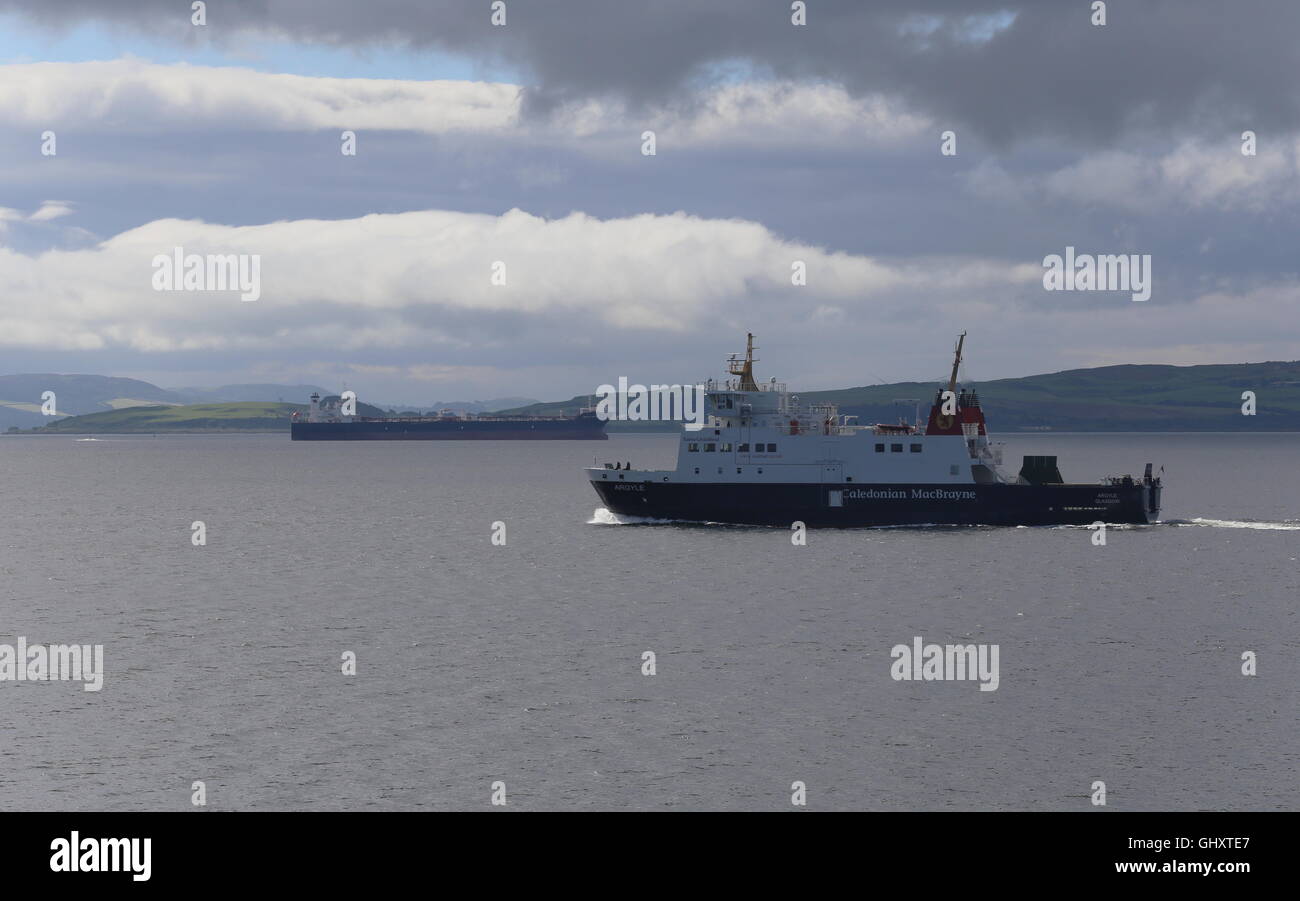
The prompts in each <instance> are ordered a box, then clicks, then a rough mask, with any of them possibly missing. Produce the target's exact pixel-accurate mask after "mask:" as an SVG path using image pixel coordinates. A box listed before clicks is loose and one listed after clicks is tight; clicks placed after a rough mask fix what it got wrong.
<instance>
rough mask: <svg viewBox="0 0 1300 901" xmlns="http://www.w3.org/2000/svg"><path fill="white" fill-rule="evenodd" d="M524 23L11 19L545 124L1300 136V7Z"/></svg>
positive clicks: (967, 0)
mask: <svg viewBox="0 0 1300 901" xmlns="http://www.w3.org/2000/svg"><path fill="white" fill-rule="evenodd" d="M507 6H508V10H509V15H508V21H507V25H506V26H505V27H493V26H492V24H491V21H490V10H489V7H488V5H486V4H466V3H463V2H460V0H419V2H416V0H370V2H368V3H367V4H366V5H365V8H364V11H361V10H359V8H358V7H357V5H356V4H355V2H353V0H313V2H310V3H306V2H276V3H263V2H244V3H232V4H228V5H227V4H222V5H221V6H220V7H218V6H215V5H214V6H213V7H212V8H211V9H210V11H209V24H208V25H207V26H206V27H205V28H195V27H192V26H191V25H190V23H189V10H188V6H187V5H178V4H176V3H175V2H173V0H134V2H126V0H124V2H117V3H98V2H91V0H0V10H8V11H13V12H17V13H20V14H22V15H24V16H26V17H27V18H28V20H29V21H32V22H36V23H40V24H42V25H46V26H49V27H51V28H66V27H69V26H71V25H74V24H76V23H79V22H87V21H97V22H104V23H109V24H112V25H114V26H120V27H125V28H132V29H135V30H137V31H138V32H139V33H143V34H148V35H151V36H154V37H161V38H164V39H170V40H174V41H176V42H177V43H178V44H185V45H192V46H203V45H212V44H216V45H224V46H227V47H230V48H238V46H239V43H240V41H241V39H242V38H244V37H247V36H250V35H253V36H257V37H261V38H272V39H277V40H292V41H295V42H298V43H301V44H316V45H324V46H330V47H348V48H357V49H369V48H387V49H392V48H394V47H400V48H407V49H409V50H413V51H423V50H431V51H439V52H443V53H451V54H456V55H459V56H468V57H470V58H472V59H477V60H484V61H503V62H508V63H510V64H511V65H513V66H516V67H519V68H521V69H524V70H526V71H527V72H528V73H529V77H530V79H531V81H530V83H529V84H528V86H527V93H526V95H525V101H526V107H527V108H529V109H536V110H542V111H545V110H550V109H553V108H555V107H556V106H557V105H563V104H565V103H572V102H575V101H580V100H584V99H590V98H602V97H619V98H621V99H623V100H625V101H627V102H630V103H632V104H633V105H636V106H642V105H649V106H656V105H666V104H669V105H670V104H674V103H682V104H689V103H691V102H692V101H693V97H694V95H695V94H696V92H697V91H698V89H699V87H700V86H701V85H702V84H709V83H717V82H719V81H720V80H725V79H726V78H728V77H729V74H730V73H732V72H734V70H735V69H736V68H737V67H738V66H739V67H741V68H743V69H748V70H750V71H754V72H761V73H766V74H767V75H770V76H771V77H774V78H776V79H778V80H793V81H817V82H829V83H837V84H840V85H843V86H844V87H845V88H846V89H848V90H849V91H850V92H851V93H852V94H853V95H854V96H858V97H862V96H868V95H875V94H883V95H886V96H891V97H898V98H902V99H904V100H906V101H907V103H908V104H909V105H910V106H911V107H913V108H914V109H915V110H916V111H917V112H918V113H921V114H924V115H927V116H930V117H932V118H935V119H936V120H939V121H943V122H945V123H952V124H953V125H954V126H959V127H961V128H965V129H967V130H970V131H971V132H973V133H979V134H984V135H986V136H988V137H990V138H992V139H993V140H995V141H998V142H1002V143H1010V142H1013V141H1015V140H1020V139H1023V138H1026V137H1032V136H1037V135H1049V136H1057V137H1062V136H1063V137H1070V138H1073V139H1077V140H1083V141H1088V142H1092V143H1105V142H1109V141H1112V140H1113V139H1114V138H1115V137H1116V136H1117V135H1119V134H1121V133H1123V132H1124V131H1126V130H1128V129H1130V128H1140V129H1142V130H1144V131H1146V132H1147V133H1150V132H1152V131H1154V130H1161V129H1173V130H1179V129H1183V130H1185V129H1186V128H1188V127H1191V126H1193V125H1195V126H1198V127H1208V126H1209V125H1210V124H1211V123H1216V124H1220V125H1226V126H1227V127H1236V128H1237V129H1238V130H1240V129H1241V128H1254V129H1256V130H1259V131H1261V133H1262V132H1264V131H1278V130H1285V129H1291V128H1295V127H1298V126H1300V97H1297V94H1296V92H1295V91H1294V90H1292V87H1291V81H1290V79H1288V78H1287V77H1286V75H1285V73H1287V72H1290V71H1293V70H1294V69H1295V68H1296V64H1297V63H1298V62H1300V44H1297V42H1296V41H1294V40H1293V36H1294V34H1295V33H1296V31H1297V28H1298V27H1300V7H1297V5H1296V4H1294V3H1292V2H1289V0H1242V2H1238V3H1232V4H1225V3H1222V2H1221V0H1183V2H1179V3H1159V2H1151V3H1141V4H1111V8H1110V15H1109V21H1108V22H1107V24H1106V25H1105V26H1103V27H1098V26H1094V25H1093V24H1091V22H1090V18H1091V13H1090V6H1089V4H1087V3H1080V2H1078V0H877V2H873V3H862V2H860V0H818V2H816V3H812V4H809V9H808V21H807V24H806V25H804V26H794V25H792V24H791V21H790V10H789V5H788V4H785V3H781V4H773V5H768V4H755V3H753V2H752V0H715V2H712V3H709V4H700V3H698V2H696V0H660V2H656V3H618V4H614V3H608V2H604V0H556V2H550V3H546V4H527V3H515V4H507ZM1260 60H1268V61H1270V62H1269V64H1268V65H1260V64H1259V61H1260Z"/></svg>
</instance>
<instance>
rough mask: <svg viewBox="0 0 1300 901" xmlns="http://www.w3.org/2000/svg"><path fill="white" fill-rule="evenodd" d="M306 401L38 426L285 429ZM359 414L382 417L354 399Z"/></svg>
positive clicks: (130, 411) (80, 431)
mask: <svg viewBox="0 0 1300 901" xmlns="http://www.w3.org/2000/svg"><path fill="white" fill-rule="evenodd" d="M306 409H307V405H306V404H288V403H268V402H266V401H238V402H235V403H222V404H186V405H183V406H152V407H130V408H127V409H122V410H110V411H108V412H104V413H88V414H86V415H85V416H71V417H68V418H67V419H61V420H58V421H57V422H47V423H46V424H45V425H44V427H43V428H41V429H39V431H40V432H43V433H51V432H52V433H56V434H60V433H61V434H75V435H84V434H132V433H154V432H287V431H288V430H289V423H290V417H291V416H292V415H293V413H294V412H295V411H299V412H302V411H305V410H306ZM357 414H358V415H359V416H383V415H384V413H383V411H382V410H380V409H378V408H377V407H372V406H370V405H369V404H364V403H361V402H360V401H358V402H357Z"/></svg>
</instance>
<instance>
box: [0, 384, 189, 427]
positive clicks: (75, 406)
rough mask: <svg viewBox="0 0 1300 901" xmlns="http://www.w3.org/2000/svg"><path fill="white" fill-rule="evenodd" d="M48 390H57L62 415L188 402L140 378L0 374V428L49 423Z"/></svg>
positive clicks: (58, 410)
mask: <svg viewBox="0 0 1300 901" xmlns="http://www.w3.org/2000/svg"><path fill="white" fill-rule="evenodd" d="M46 391H53V392H54V400H55V410H56V411H57V412H58V413H59V414H60V415H61V416H75V415H78V414H81V413H96V412H100V411H103V410H113V409H118V408H121V407H129V406H137V405H140V404H183V403H185V398H184V397H182V396H181V395H178V394H175V393H173V392H171V391H167V390H165V389H163V388H159V387H158V386H157V385H151V384H149V383H148V382H142V381H140V380H139V379H123V378H113V377H111V376H104V375H59V374H55V373H26V374H23V375H0V429H8V428H9V427H10V426H17V427H18V428H22V429H30V428H34V427H37V426H43V425H48V424H49V423H50V421H51V417H49V416H45V415H43V414H42V413H41V395H42V394H44V393H45V392H46Z"/></svg>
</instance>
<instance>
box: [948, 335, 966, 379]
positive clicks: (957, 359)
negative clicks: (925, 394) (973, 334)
mask: <svg viewBox="0 0 1300 901" xmlns="http://www.w3.org/2000/svg"><path fill="white" fill-rule="evenodd" d="M965 341H966V333H965V332H962V333H961V335H959V336H958V338H957V353H956V354H955V355H954V356H953V360H952V376H951V377H949V379H948V390H949V391H952V392H956V390H957V367H958V366H960V365H961V346H962V344H963V343H965Z"/></svg>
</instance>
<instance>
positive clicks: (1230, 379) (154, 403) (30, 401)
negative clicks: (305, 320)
mask: <svg viewBox="0 0 1300 901" xmlns="http://www.w3.org/2000/svg"><path fill="white" fill-rule="evenodd" d="M966 387H974V388H975V389H976V390H977V391H979V394H980V400H981V401H982V403H983V405H984V410H985V413H986V414H987V416H988V420H989V425H990V427H991V428H992V430H993V431H995V432H1014V431H1022V430H1024V431H1028V430H1055V431H1089V432H1129V431H1288V432H1289V431H1300V362H1289V363H1229V364H1220V365H1211V366H1153V365H1126V366H1101V367H1098V368H1095V369H1070V370H1066V371H1064V372H1054V373H1050V374H1047V375H1032V376H1027V377H1024V378H1017V379H996V380H993V381H988V382H979V383H975V384H973V385H969V384H968V385H966ZM937 388H938V385H937V384H936V383H931V382H899V383H895V384H892V385H868V386H862V387H858V388H842V389H838V390H833V391H803V392H797V393H799V395H800V396H801V397H802V398H803V399H804V400H805V401H810V402H830V403H836V404H838V405H839V407H840V412H841V413H847V414H851V415H856V416H857V417H858V421H859V422H860V423H862V424H870V423H873V422H896V421H897V420H898V418H899V416H900V415H902V416H905V417H906V418H908V419H909V420H910V419H911V417H912V416H913V413H914V404H912V403H901V404H900V403H896V402H895V401H898V400H900V399H906V398H915V399H917V400H919V401H920V403H921V412H922V415H923V416H924V415H925V413H926V410H927V409H928V405H929V403H930V400H931V398H933V396H934V392H935V390H936V389H937ZM184 390H203V391H209V390H210V391H212V392H214V393H221V392H227V393H228V394H230V395H234V396H239V395H241V394H258V393H271V392H274V394H273V396H274V397H277V398H278V397H301V398H302V402H284V403H280V402H277V401H272V400H269V399H268V398H267V397H265V396H263V397H252V398H250V399H249V400H235V401H230V402H225V401H223V402H206V403H198V404H195V403H188V402H187V398H186V397H185V395H184V394H183V393H179V392H177V391H169V390H165V389H162V388H159V387H157V386H156V385H151V384H149V383H148V382H142V381H139V380H138V379H122V378H110V377H107V376H99V375H51V374H46V375H39V374H38V375H9V376H0V430H4V429H8V428H9V427H11V426H14V427H18V428H22V429H31V428H40V427H44V428H43V429H42V430H43V431H51V432H64V433H68V432H112V431H122V432H154V431H205V430H241V431H248V430H267V429H271V430H277V431H278V430H283V429H288V427H289V416H290V414H291V413H292V412H293V411H294V410H305V409H306V403H305V401H306V398H307V397H308V396H309V395H310V394H311V392H313V391H317V392H320V393H321V394H322V395H326V392H325V391H324V390H323V389H321V388H318V387H316V386H313V385H227V386H225V387H224V388H214V389H184ZM44 391H54V392H55V395H56V400H57V409H58V411H59V413H61V414H84V415H77V416H74V417H73V418H70V419H60V420H55V421H51V418H50V417H48V416H42V415H41V413H40V409H41V393H42V392H44ZM1243 391H1253V392H1255V395H1256V404H1257V413H1256V415H1255V416H1242V415H1241V404H1242V400H1241V395H1242V392H1243ZM504 400H509V399H508V398H507V399H504ZM514 400H520V398H514ZM590 402H591V396H590V395H586V394H584V395H580V396H578V397H574V398H571V399H569V400H566V401H553V402H549V403H542V402H532V403H528V404H520V405H519V406H516V407H513V408H507V409H503V410H500V411H498V412H502V413H506V414H511V415H532V416H539V415H545V416H556V415H573V414H574V413H576V412H577V411H578V409H579V408H581V407H584V406H586V405H587V404H589V403H590ZM467 403H473V404H476V405H482V406H483V408H484V410H481V411H479V412H484V411H486V410H487V408H488V407H489V405H492V404H493V403H494V402H492V401H473V402H467ZM169 406H170V409H169ZM442 406H448V404H443V405H442ZM393 409H395V410H397V411H398V412H404V411H407V410H410V409H411V408H410V407H408V406H400V407H393ZM436 409H438V407H437V406H435V407H431V408H427V410H436ZM357 412H358V414H359V415H362V416H384V415H385V414H386V409H383V408H380V407H378V406H373V405H370V404H366V403H360V402H358V405H357ZM676 428H677V427H676V426H675V425H673V424H672V423H627V422H612V423H610V425H609V429H610V431H611V432H620V431H663V430H676Z"/></svg>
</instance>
